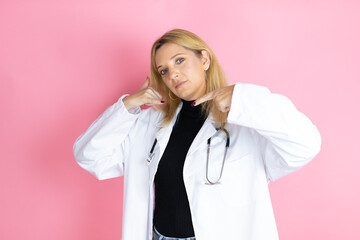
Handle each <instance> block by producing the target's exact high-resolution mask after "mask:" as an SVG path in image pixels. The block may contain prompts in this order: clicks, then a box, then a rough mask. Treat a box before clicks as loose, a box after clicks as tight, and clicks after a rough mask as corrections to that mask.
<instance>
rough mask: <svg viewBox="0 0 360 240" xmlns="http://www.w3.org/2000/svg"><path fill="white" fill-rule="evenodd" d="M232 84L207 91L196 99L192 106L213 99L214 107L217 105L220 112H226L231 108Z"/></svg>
mask: <svg viewBox="0 0 360 240" xmlns="http://www.w3.org/2000/svg"><path fill="white" fill-rule="evenodd" d="M234 87H235V84H234V85H230V86H226V87H222V88H218V89H215V90H214V91H212V92H208V93H207V94H205V95H203V96H202V97H200V98H198V99H196V100H195V101H194V102H193V103H192V106H197V105H199V104H201V103H203V102H206V101H209V100H212V99H213V100H214V104H215V107H217V108H218V109H219V110H220V111H221V112H228V111H230V108H231V99H232V94H233V91H234Z"/></svg>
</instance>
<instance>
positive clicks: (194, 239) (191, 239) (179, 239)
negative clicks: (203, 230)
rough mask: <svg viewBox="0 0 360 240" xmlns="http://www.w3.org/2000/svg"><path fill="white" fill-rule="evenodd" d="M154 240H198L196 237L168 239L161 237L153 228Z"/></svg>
mask: <svg viewBox="0 0 360 240" xmlns="http://www.w3.org/2000/svg"><path fill="white" fill-rule="evenodd" d="M153 240H196V238H195V237H188V238H174V237H166V236H164V235H161V234H160V233H159V232H158V231H157V230H156V228H155V226H153Z"/></svg>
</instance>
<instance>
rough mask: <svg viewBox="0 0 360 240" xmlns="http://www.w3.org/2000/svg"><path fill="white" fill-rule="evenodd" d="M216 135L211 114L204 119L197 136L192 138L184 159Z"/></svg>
mask: <svg viewBox="0 0 360 240" xmlns="http://www.w3.org/2000/svg"><path fill="white" fill-rule="evenodd" d="M215 133H216V123H215V122H214V118H213V116H212V113H210V114H209V116H208V117H207V118H206V120H205V122H204V124H203V126H202V127H201V128H200V130H199V132H198V134H197V135H196V137H195V138H194V140H193V142H192V143H191V146H190V148H189V151H188V153H187V155H186V157H188V156H190V155H191V154H192V153H193V152H195V151H196V149H198V148H199V147H200V146H201V144H206V143H207V140H208V139H209V138H210V137H211V136H213V135H214V134H215Z"/></svg>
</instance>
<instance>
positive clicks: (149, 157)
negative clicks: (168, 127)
mask: <svg viewBox="0 0 360 240" xmlns="http://www.w3.org/2000/svg"><path fill="white" fill-rule="evenodd" d="M216 130H217V131H219V130H220V131H224V132H225V134H226V146H225V153H224V158H223V162H222V166H221V171H220V176H219V178H218V180H217V181H216V182H211V181H210V180H209V177H208V169H209V155H210V143H211V137H210V138H209V139H208V141H207V145H208V148H207V158H206V180H207V182H206V183H205V184H207V185H214V184H219V183H220V179H221V176H222V172H223V169H224V163H225V158H226V154H227V150H228V148H229V145H230V134H229V132H228V131H227V130H226V129H225V128H224V129H221V128H216ZM216 133H217V132H216ZM214 135H215V134H214ZM156 143H157V139H156V138H155V140H154V143H153V145H152V147H151V150H150V153H149V156H148V158H147V165H150V163H151V161H152V159H153V157H154V148H155V145H156Z"/></svg>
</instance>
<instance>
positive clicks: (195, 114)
mask: <svg viewBox="0 0 360 240" xmlns="http://www.w3.org/2000/svg"><path fill="white" fill-rule="evenodd" d="M181 102H182V103H183V105H182V108H181V110H180V113H181V114H182V115H186V116H187V117H190V118H196V119H198V118H201V117H202V112H201V104H199V105H197V106H194V107H193V106H191V104H192V103H193V102H194V100H190V101H187V100H185V99H181Z"/></svg>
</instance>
